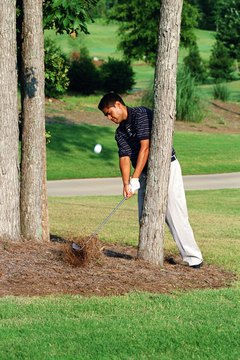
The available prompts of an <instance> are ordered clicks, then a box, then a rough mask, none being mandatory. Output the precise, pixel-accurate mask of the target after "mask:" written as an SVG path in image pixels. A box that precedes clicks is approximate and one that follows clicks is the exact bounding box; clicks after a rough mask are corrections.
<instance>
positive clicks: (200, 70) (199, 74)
mask: <svg viewBox="0 0 240 360" xmlns="http://www.w3.org/2000/svg"><path fill="white" fill-rule="evenodd" d="M183 61H184V64H185V66H186V67H187V68H188V70H189V72H190V73H191V75H192V76H193V77H194V78H195V79H196V81H197V82H200V83H203V82H204V81H205V80H206V78H207V72H206V68H205V65H204V63H203V60H202V59H201V56H200V53H199V49H198V46H197V44H194V45H192V46H191V47H190V49H189V54H188V56H186V57H185V58H184V60H183Z"/></svg>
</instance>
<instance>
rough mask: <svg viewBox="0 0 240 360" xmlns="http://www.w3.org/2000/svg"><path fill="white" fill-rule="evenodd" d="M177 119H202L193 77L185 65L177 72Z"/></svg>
mask: <svg viewBox="0 0 240 360" xmlns="http://www.w3.org/2000/svg"><path fill="white" fill-rule="evenodd" d="M176 112H177V113H176V117H177V120H183V121H192V122H200V121H201V120H202V119H203V111H202V108H201V101H200V96H199V93H198V90H197V86H196V83H195V79H194V77H192V76H191V74H190V72H189V70H188V69H187V68H186V67H185V66H181V67H179V69H178V73H177V100H176Z"/></svg>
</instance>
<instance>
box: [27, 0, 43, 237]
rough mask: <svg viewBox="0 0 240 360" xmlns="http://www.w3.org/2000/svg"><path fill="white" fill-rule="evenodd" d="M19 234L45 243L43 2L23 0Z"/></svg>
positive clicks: (39, 0)
mask: <svg viewBox="0 0 240 360" xmlns="http://www.w3.org/2000/svg"><path fill="white" fill-rule="evenodd" d="M22 37H23V43H22V86H23V91H22V94H23V99H22V117H23V133H22V163H21V232H22V236H23V237H24V238H25V239H27V240H35V241H48V240H49V231H48V215H47V195H46V138H45V96H44V38H43V26H42V1H41V0H23V27H22Z"/></svg>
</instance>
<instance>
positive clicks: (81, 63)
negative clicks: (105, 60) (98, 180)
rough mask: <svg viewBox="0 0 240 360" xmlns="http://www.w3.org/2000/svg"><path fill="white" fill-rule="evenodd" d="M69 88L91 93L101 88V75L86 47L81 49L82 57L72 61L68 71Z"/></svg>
mask: <svg viewBox="0 0 240 360" xmlns="http://www.w3.org/2000/svg"><path fill="white" fill-rule="evenodd" d="M68 76H69V80H70V84H69V90H71V91H74V92H78V93H80V94H83V95H90V94H92V93H94V92H95V91H96V90H99V89H100V87H101V86H100V75H99V71H98V69H97V68H96V67H95V65H94V64H93V62H92V59H91V58H90V56H89V53H88V51H87V49H86V48H81V49H80V57H79V59H77V58H76V57H75V58H74V59H73V60H72V61H71V63H70V69H69V72H68Z"/></svg>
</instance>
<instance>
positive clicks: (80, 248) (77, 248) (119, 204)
mask: <svg viewBox="0 0 240 360" xmlns="http://www.w3.org/2000/svg"><path fill="white" fill-rule="evenodd" d="M126 199H127V198H125V197H124V198H123V199H122V200H121V201H120V202H119V203H118V204H117V206H116V207H115V208H114V209H113V210H112V211H111V212H110V214H109V215H108V216H107V217H106V218H105V219H104V220H103V221H102V222H101V223H100V224H99V225H98V227H97V228H96V229H95V231H94V232H93V233H92V234H91V235H90V237H89V239H88V240H87V241H86V242H85V243H84V244H83V245H82V246H79V245H78V244H76V243H75V242H73V243H72V249H73V250H75V251H81V250H82V249H83V248H84V247H85V246H86V245H87V244H88V243H89V242H90V241H91V240H92V239H93V238H94V237H95V236H96V235H98V234H99V232H100V231H101V230H102V228H103V227H104V225H106V223H107V222H108V221H109V220H110V218H111V217H112V216H113V214H114V213H115V212H116V211H117V209H118V208H119V207H120V206H121V205H122V204H123V203H124V201H125V200H126Z"/></svg>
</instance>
